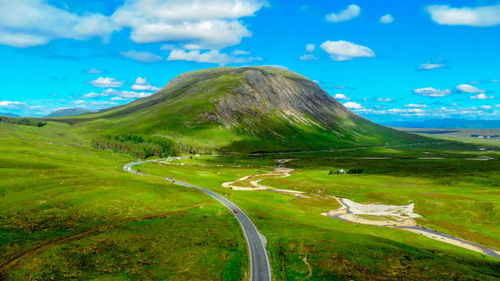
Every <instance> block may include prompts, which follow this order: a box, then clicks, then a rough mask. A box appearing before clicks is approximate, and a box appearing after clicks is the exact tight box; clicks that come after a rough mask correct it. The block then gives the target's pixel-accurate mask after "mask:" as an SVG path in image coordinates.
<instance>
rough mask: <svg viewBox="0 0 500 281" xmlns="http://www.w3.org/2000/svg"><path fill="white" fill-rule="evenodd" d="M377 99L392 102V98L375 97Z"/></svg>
mask: <svg viewBox="0 0 500 281" xmlns="http://www.w3.org/2000/svg"><path fill="white" fill-rule="evenodd" d="M377 101H380V102H394V100H393V99H390V98H377Z"/></svg>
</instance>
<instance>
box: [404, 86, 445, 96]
mask: <svg viewBox="0 0 500 281" xmlns="http://www.w3.org/2000/svg"><path fill="white" fill-rule="evenodd" d="M413 93H414V94H417V95H421V96H426V97H432V98H440V97H446V96H449V95H451V90H450V89H436V88H433V87H426V88H419V89H414V90H413Z"/></svg>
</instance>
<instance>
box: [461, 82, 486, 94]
mask: <svg viewBox="0 0 500 281" xmlns="http://www.w3.org/2000/svg"><path fill="white" fill-rule="evenodd" d="M457 90H459V91H460V92H462V93H467V94H478V93H485V92H486V91H485V90H483V89H479V88H477V87H474V86H472V85H468V84H460V85H458V86H457Z"/></svg>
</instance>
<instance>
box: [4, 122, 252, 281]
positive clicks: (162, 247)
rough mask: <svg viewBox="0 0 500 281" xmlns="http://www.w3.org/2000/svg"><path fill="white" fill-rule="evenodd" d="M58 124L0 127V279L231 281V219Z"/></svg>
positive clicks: (239, 266) (235, 256) (244, 265)
mask: <svg viewBox="0 0 500 281" xmlns="http://www.w3.org/2000/svg"><path fill="white" fill-rule="evenodd" d="M92 138H93V136H91V135H90V136H88V135H82V134H78V133H75V132H73V131H72V129H71V127H70V126H68V125H65V124H60V123H53V122H50V123H49V124H48V125H46V126H44V127H34V126H22V125H14V124H0V183H1V184H0V206H2V208H0V279H2V280H3V279H5V280H61V279H70V278H72V279H78V280H103V279H106V280H138V279H140V280H147V279H161V280H207V278H208V279H211V280H214V279H221V278H224V279H225V280H238V279H240V278H244V276H245V274H247V271H248V270H247V269H248V258H247V254H246V251H247V250H246V243H245V241H244V240H243V235H242V233H241V231H240V226H239V224H238V222H237V221H235V220H234V219H233V218H232V215H231V214H230V213H229V212H227V210H226V209H225V208H223V207H222V206H219V205H218V204H216V202H214V201H212V200H210V198H208V197H207V196H205V195H204V194H201V193H199V192H196V191H193V190H190V189H186V188H180V187H178V186H174V185H172V184H169V183H167V182H166V181H164V180H162V179H159V178H155V177H138V176H135V175H132V174H130V173H126V172H125V171H123V165H125V164H126V163H128V162H131V161H133V160H135V159H133V158H131V157H130V156H128V155H125V154H117V153H113V152H110V151H98V150H95V149H93V148H92V147H91V146H90V143H91V139H92Z"/></svg>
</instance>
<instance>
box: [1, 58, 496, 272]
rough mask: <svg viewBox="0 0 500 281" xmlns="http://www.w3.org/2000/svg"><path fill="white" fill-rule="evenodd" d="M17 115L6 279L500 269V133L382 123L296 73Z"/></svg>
mask: <svg viewBox="0 0 500 281" xmlns="http://www.w3.org/2000/svg"><path fill="white" fill-rule="evenodd" d="M311 103H315V104H314V106H311ZM236 105H237V106H236ZM232 109H234V110H232ZM231 110H232V111H231ZM180 112H182V114H180ZM4 120H5V121H4V122H2V123H0V183H1V185H0V205H1V206H2V208H1V209H0V279H1V280H26V279H28V280H48V279H55V280H63V279H79V280H147V279H155V280H158V279H159V280H221V279H222V280H252V281H253V280H304V279H310V280H394V279H405V280H435V279H441V280H496V279H498V278H500V275H499V272H500V268H499V262H498V261H499V259H498V256H497V255H498V252H496V251H498V250H499V249H500V228H499V226H498V221H500V209H499V207H498V206H500V204H499V203H500V202H499V200H500V198H499V196H498V195H499V191H498V188H499V182H500V177H499V175H500V165H499V162H500V160H499V159H500V149H499V147H498V146H497V145H494V144H493V143H486V142H485V143H480V144H478V143H476V142H473V141H467V140H462V139H454V140H450V139H443V138H438V137H435V136H432V137H429V136H422V135H416V134H411V133H406V132H401V131H397V130H394V129H391V128H387V127H384V126H381V125H378V124H375V123H372V122H370V121H368V120H366V119H364V118H362V117H360V116H358V115H356V114H354V113H353V112H352V111H350V110H348V109H347V108H345V107H344V106H343V105H342V104H341V103H339V102H337V101H336V100H334V99H333V98H331V97H330V96H328V95H327V94H326V93H325V92H324V91H323V90H321V88H319V87H318V86H317V85H316V84H315V83H314V82H312V81H310V80H309V79H307V78H305V77H303V76H301V75H299V74H296V73H292V72H290V71H287V70H283V69H279V68H273V67H251V68H245V67H243V68H217V69H209V70H203V71H199V72H194V73H187V74H184V75H181V76H180V77H178V78H176V79H174V80H172V81H171V82H170V83H169V84H168V85H167V86H166V87H164V88H163V89H162V90H160V91H159V92H158V93H157V94H155V95H152V96H150V97H147V98H144V99H139V100H137V101H135V102H132V103H130V104H127V105H123V106H118V107H115V108H109V109H106V110H102V111H99V112H89V113H84V114H82V115H76V116H64V117H54V118H16V117H5V119H4ZM165 160H168V161H165ZM214 199H215V200H214ZM236 211H237V212H236ZM387 226H389V227H387ZM430 238H431V239H430ZM443 242H446V243H443ZM269 274H270V276H269Z"/></svg>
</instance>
